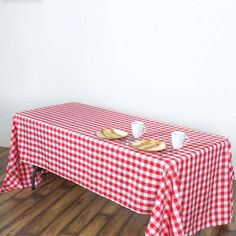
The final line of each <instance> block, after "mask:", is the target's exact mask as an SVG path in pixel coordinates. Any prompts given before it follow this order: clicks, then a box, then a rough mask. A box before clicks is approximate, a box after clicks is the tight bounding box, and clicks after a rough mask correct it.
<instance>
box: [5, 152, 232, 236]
mask: <svg viewBox="0 0 236 236" xmlns="http://www.w3.org/2000/svg"><path fill="white" fill-rule="evenodd" d="M8 152H9V150H8V149H7V148H0V185H1V183H2V181H3V179H4V175H5V168H6V164H7V157H8ZM234 190H235V193H236V185H235V187H234ZM234 200H235V202H236V194H235V199H234ZM235 213H236V211H235ZM235 215H236V214H235ZM148 220H149V216H148V215H140V214H137V213H134V212H132V211H130V210H128V209H126V208H124V207H121V206H119V205H118V204H116V203H114V202H111V201H109V200H107V199H105V198H103V197H100V196H98V195H97V194H95V193H93V192H91V191H88V190H86V189H84V188H82V187H80V186H78V185H75V184H73V183H71V182H69V181H66V180H64V179H62V178H60V177H58V176H55V175H52V174H47V175H45V176H44V182H43V184H41V185H40V186H38V187H37V189H36V190H35V191H31V190H30V189H23V190H15V191H12V192H9V193H4V194H1V195H0V236H5V235H6V236H12V235H19V236H30V235H31V236H32V235H37V236H38V235H44V236H54V235H61V236H69V235H79V236H94V235H98V236H113V235H116V236H144V232H145V229H146V225H147V222H148ZM230 229H231V230H230ZM195 236H236V223H235V224H232V225H230V226H225V227H221V228H211V229H207V230H203V231H201V232H199V233H198V234H196V235H195Z"/></svg>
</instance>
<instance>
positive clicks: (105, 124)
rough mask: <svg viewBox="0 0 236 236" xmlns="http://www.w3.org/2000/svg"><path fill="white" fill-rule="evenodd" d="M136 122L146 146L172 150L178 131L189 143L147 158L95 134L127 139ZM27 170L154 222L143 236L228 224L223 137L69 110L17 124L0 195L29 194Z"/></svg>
mask: <svg viewBox="0 0 236 236" xmlns="http://www.w3.org/2000/svg"><path fill="white" fill-rule="evenodd" d="M134 120H141V121H143V122H145V125H146V127H147V132H146V134H145V135H144V137H145V138H156V139H161V140H164V141H165V142H166V143H167V146H170V133H171V132H172V131H174V130H181V131H184V132H186V133H187V135H188V137H189V138H190V141H189V142H188V143H187V145H186V146H185V147H184V148H182V149H181V150H174V151H173V152H166V151H163V152H159V153H146V152H142V151H138V150H135V149H133V148H132V147H131V146H128V145H127V144H125V143H123V142H121V141H106V140H102V139H99V138H98V137H96V136H95V134H94V133H95V131H97V130H100V129H103V128H110V127H113V128H114V127H115V128H119V129H122V130H125V131H127V132H130V125H131V122H132V121H134ZM32 165H37V166H40V167H42V168H44V169H45V170H48V171H50V172H53V173H55V174H57V175H60V176H62V177H64V178H66V179H68V180H71V181H73V182H75V183H77V184H79V185H82V186H84V187H86V188H88V189H90V190H92V191H94V192H96V193H98V194H100V195H102V196H105V197H107V198H109V199H111V200H113V201H115V202H117V203H119V204H121V205H123V206H125V207H127V208H129V209H131V210H134V211H136V212H139V213H148V214H151V217H150V221H149V224H148V227H147V230H146V235H148V236H167V235H173V236H179V235H184V233H185V234H187V235H192V234H194V233H196V232H197V231H199V230H201V229H203V228H206V227H210V226H216V225H222V224H228V223H229V222H230V221H231V216H232V178H233V168H232V157H231V153H230V143H229V141H228V140H227V139H226V138H224V137H220V136H216V135H212V134H208V133H204V132H199V131H195V130H191V129H187V128H183V127H178V126H173V125H170V124H166V123H160V122H155V121H151V120H147V119H143V118H140V117H133V116H129V115H125V114H121V113H117V112H114V111H109V110H105V109H102V108H97V107H93V106H88V105H84V104H80V103H68V104H62V105H57V106H50V107H45V108H40V109H35V110H31V111H28V112H21V113H18V114H16V115H15V116H14V118H13V127H12V140H11V150H10V155H9V162H8V167H7V175H6V178H5V180H4V183H3V186H2V188H1V189H0V191H1V192H5V191H10V190H12V189H16V188H24V187H28V186H30V185H31V176H32ZM40 182H41V179H40V176H39V175H38V176H37V183H40Z"/></svg>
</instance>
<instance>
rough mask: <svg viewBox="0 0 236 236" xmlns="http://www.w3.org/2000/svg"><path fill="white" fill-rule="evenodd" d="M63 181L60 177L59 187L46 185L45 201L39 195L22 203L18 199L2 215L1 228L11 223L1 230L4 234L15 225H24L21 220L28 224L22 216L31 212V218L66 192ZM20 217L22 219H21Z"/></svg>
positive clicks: (0, 219)
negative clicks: (14, 204) (52, 187)
mask: <svg viewBox="0 0 236 236" xmlns="http://www.w3.org/2000/svg"><path fill="white" fill-rule="evenodd" d="M63 183H64V184H65V181H64V180H63V179H60V178H58V187H57V188H56V189H48V188H46V187H45V188H44V189H43V191H45V193H46V194H45V196H47V198H45V199H46V200H45V201H41V200H42V198H38V197H37V196H36V197H35V196H34V195H32V196H31V197H29V198H27V199H26V200H23V201H22V202H21V203H19V201H17V203H18V204H17V205H16V206H15V207H14V208H12V209H10V210H9V211H7V212H6V213H4V214H3V215H1V216H0V230H2V229H3V228H5V227H6V226H7V225H9V224H10V226H9V227H10V228H8V229H7V230H4V231H2V232H1V233H2V235H4V234H3V232H4V233H6V234H7V233H8V232H9V230H13V231H14V227H16V229H18V228H19V227H22V224H20V222H21V223H23V224H26V223H27V222H24V221H23V222H22V218H24V217H25V215H27V213H31V215H28V217H30V218H31V217H33V215H35V213H40V212H41V211H42V210H43V209H44V207H45V206H47V207H48V204H49V203H50V204H51V202H52V200H56V199H58V198H59V197H60V196H61V195H63V194H65V192H66V191H68V188H65V187H63ZM49 191H50V193H49ZM49 200H51V201H49ZM32 211H33V213H32ZM19 219H21V221H19Z"/></svg>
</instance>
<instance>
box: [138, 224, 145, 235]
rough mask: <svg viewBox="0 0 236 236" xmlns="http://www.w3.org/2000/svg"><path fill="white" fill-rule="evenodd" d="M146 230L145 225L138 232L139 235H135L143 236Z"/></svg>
mask: <svg viewBox="0 0 236 236" xmlns="http://www.w3.org/2000/svg"><path fill="white" fill-rule="evenodd" d="M146 229H147V225H144V226H143V227H142V228H141V230H140V231H139V233H138V234H137V236H145V231H146Z"/></svg>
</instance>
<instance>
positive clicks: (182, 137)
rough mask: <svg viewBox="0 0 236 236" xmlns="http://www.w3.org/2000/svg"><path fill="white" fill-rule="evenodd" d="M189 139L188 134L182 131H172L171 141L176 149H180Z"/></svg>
mask: <svg viewBox="0 0 236 236" xmlns="http://www.w3.org/2000/svg"><path fill="white" fill-rule="evenodd" d="M188 140H189V138H188V136H187V135H186V134H185V133H184V132H181V131H174V132H172V133H171V142H172V147H173V148H174V149H180V148H182V147H183V146H184V144H186V143H187V141H188Z"/></svg>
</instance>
